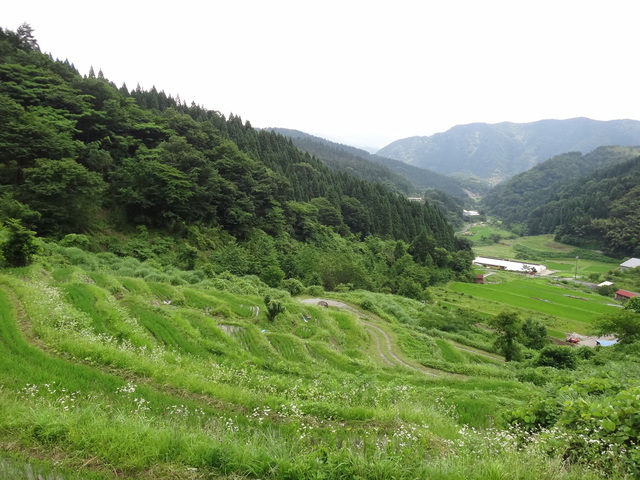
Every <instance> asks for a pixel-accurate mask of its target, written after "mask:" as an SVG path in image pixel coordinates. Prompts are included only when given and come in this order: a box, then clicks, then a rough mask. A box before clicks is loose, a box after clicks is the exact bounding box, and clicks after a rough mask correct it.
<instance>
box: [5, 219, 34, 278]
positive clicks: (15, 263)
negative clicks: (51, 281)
mask: <svg viewBox="0 0 640 480" xmlns="http://www.w3.org/2000/svg"><path fill="white" fill-rule="evenodd" d="M4 226H5V229H6V231H7V238H6V240H5V241H4V242H3V243H2V245H0V254H1V255H2V256H3V257H4V261H5V262H6V263H7V264H8V265H9V266H11V267H24V266H26V265H29V264H30V263H31V260H32V259H33V257H34V256H35V255H36V254H37V253H38V252H39V251H40V246H39V245H38V243H37V240H36V232H34V231H32V230H27V229H26V228H24V227H23V226H22V223H20V220H16V219H15V218H10V219H9V220H7V221H6V222H5V224H4Z"/></svg>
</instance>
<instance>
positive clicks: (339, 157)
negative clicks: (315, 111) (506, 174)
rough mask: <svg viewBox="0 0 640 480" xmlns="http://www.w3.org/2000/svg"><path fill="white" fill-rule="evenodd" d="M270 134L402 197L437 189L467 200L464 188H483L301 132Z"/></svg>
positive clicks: (280, 131)
mask: <svg viewBox="0 0 640 480" xmlns="http://www.w3.org/2000/svg"><path fill="white" fill-rule="evenodd" d="M271 130H273V131H275V132H278V133H280V134H282V135H284V136H286V137H290V138H291V139H292V140H293V143H294V145H296V146H297V147H298V148H300V149H301V150H303V151H305V152H308V153H310V154H311V155H314V156H315V157H318V158H319V159H321V160H322V161H324V162H325V163H326V164H327V165H329V166H330V167H331V168H334V169H336V170H345V171H347V172H349V173H352V174H353V175H355V176H359V177H361V178H364V179H365V180H369V181H376V182H384V183H388V184H391V185H395V186H396V188H397V189H398V190H399V191H401V192H403V193H407V194H410V193H411V194H421V193H422V192H423V191H424V190H426V189H436V190H441V191H443V192H445V193H447V194H449V195H452V196H454V197H459V198H466V197H467V194H466V193H465V191H464V189H465V188H471V189H472V190H476V189H477V188H482V186H481V185H479V184H469V183H462V182H460V181H458V180H456V179H454V178H451V177H448V176H446V175H442V174H440V173H436V172H434V171H431V170H425V169H423V168H418V167H414V166H413V165H409V164H407V163H404V162H401V161H399V160H394V159H392V158H385V157H381V156H380V155H372V154H370V153H369V152H366V151H364V150H361V149H359V148H355V147H350V146H348V145H342V144H338V143H334V142H330V141H328V140H325V139H323V138H319V137H315V136H313V135H309V134H306V133H303V132H300V131H298V130H291V129H286V128H274V129H271Z"/></svg>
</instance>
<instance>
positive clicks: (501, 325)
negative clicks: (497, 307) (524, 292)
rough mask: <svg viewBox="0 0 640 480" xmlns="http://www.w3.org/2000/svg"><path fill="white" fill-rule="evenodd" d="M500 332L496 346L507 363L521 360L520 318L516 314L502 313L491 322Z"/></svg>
mask: <svg viewBox="0 0 640 480" xmlns="http://www.w3.org/2000/svg"><path fill="white" fill-rule="evenodd" d="M490 323H491V325H492V326H493V328H495V329H496V331H497V332H498V338H497V339H496V341H495V346H496V348H497V349H498V351H499V352H500V353H501V354H502V355H504V359H505V360H506V361H507V362H510V361H513V360H520V357H521V351H520V350H521V348H520V343H518V341H519V340H520V338H521V335H522V329H521V327H520V317H519V316H518V314H517V313H515V312H501V313H499V314H498V315H496V316H495V317H494V318H493V319H492V320H491V322H490Z"/></svg>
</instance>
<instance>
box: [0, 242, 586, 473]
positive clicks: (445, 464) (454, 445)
mask: <svg viewBox="0 0 640 480" xmlns="http://www.w3.org/2000/svg"><path fill="white" fill-rule="evenodd" d="M65 253H66V251H65V250H64V249H59V250H57V251H56V255H57V257H55V261H56V262H60V261H63V259H64V258H67V261H68V258H69V257H65ZM87 256H88V255H87ZM61 257H62V258H61ZM75 257H76V258H77V252H75ZM53 260H54V259H53V258H50V259H49V261H50V262H51V263H54V262H53ZM90 260H91V262H89V263H91V264H92V265H93V267H92V268H85V267H80V266H73V265H69V264H67V265H65V266H62V267H56V266H55V265H54V266H51V267H44V266H42V265H34V266H32V267H29V268H24V269H15V270H7V271H5V272H3V273H2V274H0V350H1V352H0V385H1V388H0V444H1V445H2V450H3V451H4V452H5V453H4V457H3V460H2V461H1V462H0V464H1V465H2V467H0V472H2V471H3V470H2V468H4V472H5V473H6V472H9V473H7V475H9V474H10V475H14V474H13V473H11V472H12V471H13V472H15V471H20V470H21V469H20V462H21V459H22V458H24V456H25V455H26V456H28V457H29V458H31V459H39V460H35V461H36V462H41V463H37V464H38V465H45V467H42V468H46V466H47V465H51V464H53V461H54V460H55V462H56V465H58V468H59V469H60V470H59V472H62V473H61V474H65V475H66V473H65V472H68V471H72V472H76V474H77V475H80V476H82V477H84V478H87V477H89V476H91V477H92V478H187V479H200V478H542V477H547V478H576V479H577V478H598V475H597V474H596V473H594V472H592V471H591V470H589V469H585V468H584V467H582V466H580V465H578V464H575V465H574V464H568V463H566V461H564V460H563V459H562V458H561V456H558V455H554V454H553V452H552V453H551V455H549V454H548V452H547V451H545V450H544V449H540V448H539V444H537V443H536V444H535V445H534V444H533V443H531V442H529V443H522V442H520V441H516V440H515V437H512V436H510V435H511V434H508V433H507V431H505V430H501V429H498V428H496V427H494V426H493V425H494V424H495V423H496V422H498V421H499V418H500V411H501V410H504V411H511V410H513V408H515V407H516V406H517V405H520V404H522V403H523V402H524V401H525V400H526V399H527V398H529V397H531V394H532V389H535V387H533V386H532V385H531V384H522V383H520V382H518V381H517V380H515V375H514V374H513V372H510V371H509V369H508V368H507V367H505V366H502V365H501V364H500V362H498V361H493V362H489V364H487V365H485V366H484V367H482V368H484V370H478V371H481V372H482V373H483V376H475V375H469V374H468V372H469V371H472V370H469V371H468V372H467V374H466V375H464V376H462V375H451V374H448V373H446V372H444V371H441V372H440V374H437V375H433V374H427V373H425V372H422V371H419V370H416V369H413V368H408V367H406V366H405V365H403V364H405V363H406V364H409V365H411V364H415V363H421V361H422V360H428V359H429V358H434V357H438V358H440V360H439V365H440V366H442V367H447V366H449V367H451V366H452V365H453V366H455V365H461V364H464V362H467V363H468V364H469V367H468V368H471V369H473V368H478V369H480V366H478V367H473V365H474V362H480V361H479V360H478V359H475V360H471V359H472V358H473V357H474V356H476V357H482V355H478V352H480V351H479V350H478V351H475V352H472V353H470V352H469V351H468V349H467V350H463V349H462V348H459V347H460V346H461V344H455V343H453V342H451V341H450V340H449V339H446V338H438V337H434V336H432V335H429V334H428V329H426V328H425V324H423V325H417V324H415V323H412V319H411V318H409V317H410V316H411V317H414V318H415V317H417V316H419V315H422V317H423V320H422V321H424V322H426V321H427V320H428V319H429V317H431V315H433V316H436V315H439V313H438V312H437V311H436V310H435V309H434V310H431V309H430V307H428V306H424V305H422V304H420V303H419V302H412V301H410V300H407V299H400V298H397V297H392V296H387V295H373V294H368V293H357V292H354V293H351V294H348V295H350V300H351V301H353V300H358V301H360V302H364V300H367V302H368V303H365V305H366V306H367V310H366V311H363V310H360V309H355V311H351V310H349V309H338V308H329V309H324V308H321V307H318V306H316V305H305V304H302V303H300V302H299V301H297V300H295V299H292V298H291V297H290V296H289V295H288V294H287V293H285V292H279V291H276V290H272V289H268V287H266V286H265V285H263V284H262V283H260V282H259V281H258V280H257V279H255V278H245V279H237V278H234V277H231V276H228V275H221V276H218V277H215V278H211V279H200V280H197V279H196V277H194V276H193V275H191V274H188V273H186V274H185V275H184V276H183V277H180V274H179V273H176V272H174V274H175V276H174V278H173V283H175V285H173V284H170V283H160V284H158V283H154V282H152V281H147V280H146V279H145V278H144V277H138V278H135V277H129V276H123V275H120V274H119V273H118V271H119V268H120V267H123V264H124V263H125V262H126V263H127V267H126V268H130V266H131V259H126V260H119V259H116V258H115V257H113V256H108V255H103V256H96V257H92V258H91V259H90ZM76 263H78V264H82V262H81V261H78V260H76ZM152 270H153V267H149V268H148V269H147V270H146V271H147V273H148V275H149V276H151V275H155V274H156V273H157V272H153V271H152ZM141 271H142V270H141ZM186 279H190V280H192V282H191V283H189V282H188V281H187V280H186ZM267 293H268V294H270V295H271V297H272V298H278V299H279V300H280V301H282V302H283V303H284V304H285V306H286V308H287V311H286V313H285V314H284V315H281V316H280V317H278V318H277V319H276V321H275V322H269V321H268V320H267V319H266V316H265V314H264V311H263V309H262V308H261V309H260V311H258V307H261V298H263V296H264V295H265V294H267ZM373 312H377V313H373ZM367 325H369V327H367ZM371 326H375V328H377V329H379V330H380V331H382V332H385V333H384V335H383V336H384V338H387V337H388V338H390V339H392V340H393V342H397V343H392V344H391V346H390V349H391V350H392V351H393V352H394V355H396V356H397V358H399V359H401V360H402V362H400V363H398V362H395V363H394V362H391V364H389V363H386V362H384V361H383V360H382V358H381V356H380V355H379V353H380V350H379V349H377V347H376V346H375V339H374V338H373V336H372V334H371V333H370V331H371ZM378 340H379V339H378ZM400 345H402V348H400ZM463 348H466V347H463ZM387 353H389V352H388V351H387ZM388 358H391V357H388ZM482 358H485V359H486V357H482ZM424 363H428V362H426V361H425V362H424ZM491 372H496V373H495V375H492V374H491ZM500 372H502V373H500ZM465 424H467V425H469V427H463V425H465ZM471 427H473V428H471ZM541 441H542V440H541ZM32 464H33V461H29V463H28V465H27V464H25V467H24V468H25V469H28V468H33V467H32ZM5 467H6V468H5ZM514 472H520V473H519V474H517V475H514ZM525 472H526V473H525ZM22 473H24V472H22ZM20 474H21V473H20V472H19V473H18V474H15V475H14V477H15V478H20V477H19V475H20ZM74 475H75V474H74ZM68 478H73V477H72V476H68Z"/></svg>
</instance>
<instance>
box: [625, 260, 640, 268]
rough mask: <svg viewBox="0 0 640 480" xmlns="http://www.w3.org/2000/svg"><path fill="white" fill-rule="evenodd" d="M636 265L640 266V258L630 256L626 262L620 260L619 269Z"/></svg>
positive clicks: (635, 266)
mask: <svg viewBox="0 0 640 480" xmlns="http://www.w3.org/2000/svg"><path fill="white" fill-rule="evenodd" d="M637 267H640V258H630V259H629V260H627V261H626V262H622V263H621V264H620V270H629V269H631V268H637Z"/></svg>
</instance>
